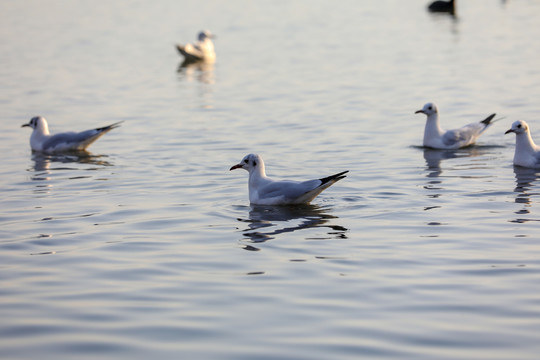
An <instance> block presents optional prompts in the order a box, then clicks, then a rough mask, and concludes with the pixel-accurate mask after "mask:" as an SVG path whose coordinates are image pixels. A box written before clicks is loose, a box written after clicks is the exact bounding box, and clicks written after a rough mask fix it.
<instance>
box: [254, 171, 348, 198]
mask: <svg viewBox="0 0 540 360" xmlns="http://www.w3.org/2000/svg"><path fill="white" fill-rule="evenodd" d="M347 172H348V171H343V172H341V173H339V174H335V175H332V176H328V177H325V178H322V179H316V180H308V181H303V182H295V181H273V182H271V183H269V184H267V185H265V186H263V187H262V188H260V189H259V190H258V193H259V199H260V200H262V201H266V202H267V201H270V200H271V199H274V202H275V203H282V204H303V203H309V202H310V201H311V200H313V199H314V198H315V197H316V196H317V195H319V194H320V193H321V192H322V191H323V190H324V189H326V188H328V187H330V186H331V185H332V184H334V183H335V182H337V181H339V180H341V179H343V178H344V177H345V175H344V174H345V173H347Z"/></svg>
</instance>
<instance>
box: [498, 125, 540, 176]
mask: <svg viewBox="0 0 540 360" xmlns="http://www.w3.org/2000/svg"><path fill="white" fill-rule="evenodd" d="M511 132H513V133H515V134H516V150H515V152H514V165H519V166H524V167H528V168H540V147H539V146H538V145H536V144H535V143H534V141H533V139H532V137H531V132H530V131H529V125H528V124H527V123H526V122H525V121H522V120H518V121H515V122H514V123H513V124H512V127H511V128H510V129H509V130H507V131H506V132H505V134H508V133H511Z"/></svg>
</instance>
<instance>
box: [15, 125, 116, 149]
mask: <svg viewBox="0 0 540 360" xmlns="http://www.w3.org/2000/svg"><path fill="white" fill-rule="evenodd" d="M121 122H122V121H120V122H117V123H114V124H112V125H109V126H104V127H101V128H97V129H92V130H86V131H82V132H79V133H76V132H63V133H59V134H55V135H51V134H50V133H49V125H48V124H47V120H45V118H44V117H42V116H35V117H33V118H32V119H30V122H29V123H28V124H23V125H22V126H21V127H25V126H28V127H31V128H32V129H34V131H33V132H32V135H31V136H30V147H31V148H32V150H34V151H41V152H44V153H57V152H65V151H77V150H85V149H86V148H87V147H88V146H90V144H92V143H93V142H94V141H96V140H97V139H99V138H100V137H101V136H102V135H103V134H106V133H108V132H109V131H111V130H112V129H115V128H117V127H118V126H120V125H119V124H120V123H121Z"/></svg>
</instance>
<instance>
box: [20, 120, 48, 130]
mask: <svg viewBox="0 0 540 360" xmlns="http://www.w3.org/2000/svg"><path fill="white" fill-rule="evenodd" d="M25 126H28V127H31V128H32V129H34V130H35V129H38V130H41V131H43V132H45V133H48V132H49V126H48V125H47V120H45V118H44V117H42V116H34V117H33V118H31V119H30V122H29V123H28V124H23V125H22V126H21V127H25Z"/></svg>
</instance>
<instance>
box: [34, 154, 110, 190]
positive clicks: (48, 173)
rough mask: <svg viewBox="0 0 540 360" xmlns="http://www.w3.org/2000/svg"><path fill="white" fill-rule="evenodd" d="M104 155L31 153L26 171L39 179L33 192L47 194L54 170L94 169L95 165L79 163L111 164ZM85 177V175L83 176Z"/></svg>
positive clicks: (35, 178) (101, 165)
mask: <svg viewBox="0 0 540 360" xmlns="http://www.w3.org/2000/svg"><path fill="white" fill-rule="evenodd" d="M105 157H107V156H106V155H92V154H91V153H89V152H87V151H76V152H69V153H65V154H43V153H40V152H33V153H32V161H33V166H31V167H30V168H29V169H27V171H29V172H32V175H31V176H30V179H31V180H33V181H39V183H36V189H35V190H34V192H35V193H38V194H43V193H45V194H48V193H49V192H50V190H51V188H52V185H51V179H52V174H53V172H55V171H61V170H73V171H75V170H96V169H97V168H96V167H90V168H84V169H81V168H79V167H77V164H79V165H82V164H84V165H94V166H99V167H103V166H112V164H111V163H110V162H109V161H106V160H103V158H105ZM58 164H73V165H74V166H59V165H58ZM53 165H54V166H53ZM85 177H87V176H85ZM75 178H81V176H75V177H70V179H75Z"/></svg>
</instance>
